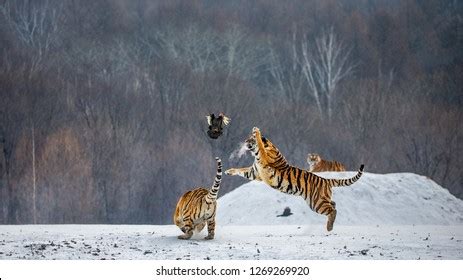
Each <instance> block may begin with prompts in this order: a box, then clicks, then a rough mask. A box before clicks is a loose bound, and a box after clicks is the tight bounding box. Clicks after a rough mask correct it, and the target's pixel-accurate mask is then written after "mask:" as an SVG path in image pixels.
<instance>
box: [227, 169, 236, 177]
mask: <svg viewBox="0 0 463 280" xmlns="http://www.w3.org/2000/svg"><path fill="white" fill-rule="evenodd" d="M225 174H227V175H231V176H234V175H236V174H237V171H236V169H235V168H230V169H228V170H225Z"/></svg>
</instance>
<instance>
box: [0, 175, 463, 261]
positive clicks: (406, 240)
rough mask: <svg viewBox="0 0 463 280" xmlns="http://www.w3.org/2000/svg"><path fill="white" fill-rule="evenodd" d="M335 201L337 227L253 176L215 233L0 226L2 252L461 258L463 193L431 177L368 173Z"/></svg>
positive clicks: (232, 197) (224, 203)
mask: <svg viewBox="0 0 463 280" xmlns="http://www.w3.org/2000/svg"><path fill="white" fill-rule="evenodd" d="M354 174H355V172H345V173H342V174H341V173H332V174H331V173H330V174H329V173H324V174H323V176H326V177H327V176H335V177H338V176H343V177H349V176H352V175H354ZM334 200H335V201H336V203H337V206H336V208H337V209H338V216H337V220H336V223H335V224H334V229H333V231H331V232H327V231H326V229H325V223H326V217H324V216H322V215H319V214H316V213H314V212H312V211H311V210H310V209H309V207H308V206H307V205H306V204H305V202H304V201H303V200H302V199H301V198H300V197H295V196H290V195H286V194H282V193H279V192H278V191H275V190H273V189H271V188H270V187H268V186H266V185H264V184H262V183H256V182H251V183H248V184H245V185H243V186H241V187H239V188H238V189H236V190H234V191H232V192H230V193H228V194H226V195H224V196H223V197H222V198H220V199H219V202H218V203H219V208H218V210H217V211H218V216H217V226H216V235H215V239H213V240H204V237H205V236H206V230H203V231H202V232H201V233H199V234H195V235H194V236H193V238H192V239H190V240H179V239H177V236H178V235H180V234H181V233H182V232H181V231H180V230H179V229H178V228H177V227H176V226H174V225H164V226H160V225H0V260H1V259H73V260H76V259H97V260H100V259H123V260H126V259H168V260H175V259H182V260H187V259H193V260H202V259H206V260H207V259H213V260H228V259H233V260H248V259H253V260H259V259H266V260H272V259H292V260H296V259H344V260H345V259H408V260H414V259H437V260H439V259H457V260H462V259H463V222H462V220H463V218H462V212H463V211H462V201H461V200H459V199H457V198H455V197H453V196H452V195H451V194H449V192H448V191H447V190H445V189H443V188H442V187H440V186H439V185H437V184H436V183H434V182H433V181H432V180H430V179H428V178H426V177H423V176H418V175H415V174H408V173H401V174H387V175H377V174H370V173H366V174H364V176H363V177H362V178H361V179H360V180H359V181H358V182H357V183H355V184H354V185H352V186H350V187H346V188H336V189H335V190H334ZM285 207H290V208H291V212H293V213H294V214H293V215H291V216H288V217H277V214H281V213H282V212H283V209H284V208H285Z"/></svg>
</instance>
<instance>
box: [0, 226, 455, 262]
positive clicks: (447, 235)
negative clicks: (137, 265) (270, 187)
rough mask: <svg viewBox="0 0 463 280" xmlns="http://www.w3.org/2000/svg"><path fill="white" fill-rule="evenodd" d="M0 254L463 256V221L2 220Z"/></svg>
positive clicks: (21, 256) (78, 256)
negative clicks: (184, 225) (213, 223)
mask: <svg viewBox="0 0 463 280" xmlns="http://www.w3.org/2000/svg"><path fill="white" fill-rule="evenodd" d="M0 232H1V233H0V259H98V260H99V259H170V260H175V259H182V260H188V259H197V260H202V259H213V260H217V259H219V260H223V259H234V260H242V259H257V260H258V259H263V260H268V259H459V260H461V259H463V235H462V232H463V226H378V227H377V226H338V227H337V228H336V229H335V230H334V231H333V232H331V233H327V232H326V231H325V230H324V229H323V228H322V227H313V226H307V225H304V226H297V225H274V226H219V227H218V228H217V237H216V239H214V240H211V241H209V240H203V239H202V238H204V237H205V235H206V234H205V233H204V232H202V233H200V234H199V235H197V236H194V237H193V239H191V240H188V241H184V240H178V239H177V237H176V236H177V235H179V234H180V233H181V232H180V231H179V230H178V228H176V227H175V226H173V225H169V226H149V225H142V226H141V225H138V226H133V225H121V226H116V225H112V226H110V225H44V226H31V225H28V226H1V227H0Z"/></svg>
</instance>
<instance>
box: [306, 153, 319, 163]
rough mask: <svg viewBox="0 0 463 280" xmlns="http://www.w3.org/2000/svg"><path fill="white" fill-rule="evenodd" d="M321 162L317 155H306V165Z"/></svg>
mask: <svg viewBox="0 0 463 280" xmlns="http://www.w3.org/2000/svg"><path fill="white" fill-rule="evenodd" d="M321 160H322V158H321V157H320V155H319V154H308V155H307V163H308V164H309V165H313V164H317V163H318V162H320V161H321Z"/></svg>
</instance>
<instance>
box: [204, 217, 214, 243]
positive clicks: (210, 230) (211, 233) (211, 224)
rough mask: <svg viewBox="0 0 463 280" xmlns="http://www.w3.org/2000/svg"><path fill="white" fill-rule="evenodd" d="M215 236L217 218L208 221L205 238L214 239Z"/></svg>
mask: <svg viewBox="0 0 463 280" xmlns="http://www.w3.org/2000/svg"><path fill="white" fill-rule="evenodd" d="M214 235H215V216H214V217H211V218H209V219H208V220H207V236H206V237H205V238H204V239H206V240H211V239H214Z"/></svg>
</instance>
